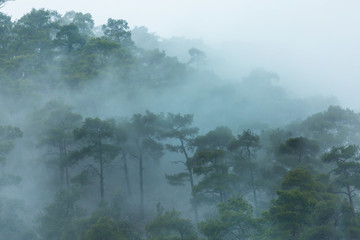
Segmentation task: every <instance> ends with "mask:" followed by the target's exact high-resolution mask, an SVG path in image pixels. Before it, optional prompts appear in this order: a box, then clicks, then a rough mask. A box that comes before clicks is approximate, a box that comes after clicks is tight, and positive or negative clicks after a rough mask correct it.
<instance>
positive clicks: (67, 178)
mask: <svg viewBox="0 0 360 240" xmlns="http://www.w3.org/2000/svg"><path fill="white" fill-rule="evenodd" d="M63 146H64V157H65V158H67V144H66V141H65V139H64V141H63ZM64 168H65V181H66V187H67V188H68V189H70V176H69V167H68V163H67V162H66V164H65V167H64Z"/></svg>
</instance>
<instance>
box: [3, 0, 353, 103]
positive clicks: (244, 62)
mask: <svg viewBox="0 0 360 240" xmlns="http://www.w3.org/2000/svg"><path fill="white" fill-rule="evenodd" d="M31 8H46V9H54V10H57V11H59V12H60V13H65V12H66V11H70V10H75V11H79V12H83V13H86V12H89V13H91V14H92V16H93V18H94V19H95V21H96V24H103V23H105V22H106V20H107V19H108V18H109V17H111V18H115V19H125V20H127V21H128V22H129V24H130V26H131V27H134V26H141V25H144V26H146V27H147V28H148V29H149V30H150V31H151V32H156V33H158V35H160V36H162V37H171V36H185V37H188V38H201V39H202V40H203V41H204V42H205V43H207V44H210V45H211V46H216V47H218V48H219V49H221V50H222V51H223V52H225V53H227V54H228V55H227V56H228V58H224V66H227V67H228V68H229V71H228V72H229V76H232V77H233V76H235V75H236V71H234V69H241V70H242V72H241V73H239V78H240V77H243V76H246V74H247V73H248V71H250V69H252V68H256V67H262V68H264V69H266V70H269V71H274V72H277V73H278V74H279V75H280V77H281V80H280V84H281V85H284V86H286V87H288V88H289V89H290V90H291V91H292V92H296V93H298V94H300V95H311V94H321V95H324V96H327V95H336V96H338V97H339V98H340V100H341V102H342V103H343V106H349V107H352V108H355V109H357V110H360V94H359V92H360V81H359V80H360V31H359V30H358V25H359V23H360V14H359V10H360V1H357V0H296V1H295V0H237V1H236V0H222V1H218V0H216V1H213V0H191V1H190V0H156V1H154V0H132V1H130V0H128V1H122V0H118V1H115V0H102V1H85V0H77V1H74V0H73V1H70V0H62V1H55V0H31V1H30V0H16V1H15V2H9V3H8V4H7V5H6V6H5V7H4V8H3V9H2V11H3V12H5V13H7V14H9V15H12V16H13V18H14V19H17V18H19V17H21V16H22V15H23V14H24V13H26V12H29V11H30V10H31Z"/></svg>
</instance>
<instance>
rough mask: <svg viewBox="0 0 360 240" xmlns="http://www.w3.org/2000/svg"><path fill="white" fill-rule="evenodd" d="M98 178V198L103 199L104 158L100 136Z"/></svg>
mask: <svg viewBox="0 0 360 240" xmlns="http://www.w3.org/2000/svg"><path fill="white" fill-rule="evenodd" d="M99 168H100V169H99V170H100V171H99V178H100V198H101V201H103V200H104V159H103V155H102V143H101V137H99Z"/></svg>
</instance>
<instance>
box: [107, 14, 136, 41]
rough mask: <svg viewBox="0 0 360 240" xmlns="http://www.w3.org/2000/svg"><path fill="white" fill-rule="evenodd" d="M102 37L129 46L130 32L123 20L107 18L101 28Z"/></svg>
mask: <svg viewBox="0 0 360 240" xmlns="http://www.w3.org/2000/svg"><path fill="white" fill-rule="evenodd" d="M102 30H103V32H104V35H105V36H106V37H107V38H108V39H109V40H111V41H114V42H118V43H121V44H123V45H131V44H132V40H131V32H130V30H129V26H128V23H127V22H126V21H125V20H122V19H121V20H115V19H112V18H109V19H108V21H107V24H106V25H105V24H104V25H103V26H102Z"/></svg>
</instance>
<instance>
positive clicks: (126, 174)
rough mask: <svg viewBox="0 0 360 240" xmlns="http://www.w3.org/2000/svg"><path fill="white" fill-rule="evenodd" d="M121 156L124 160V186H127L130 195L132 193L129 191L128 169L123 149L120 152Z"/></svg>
mask: <svg viewBox="0 0 360 240" xmlns="http://www.w3.org/2000/svg"><path fill="white" fill-rule="evenodd" d="M122 158H123V161H124V174H125V181H126V187H127V191H128V194H129V196H131V194H132V193H131V187H130V179H129V170H128V166H127V159H126V152H125V151H123V153H122Z"/></svg>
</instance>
